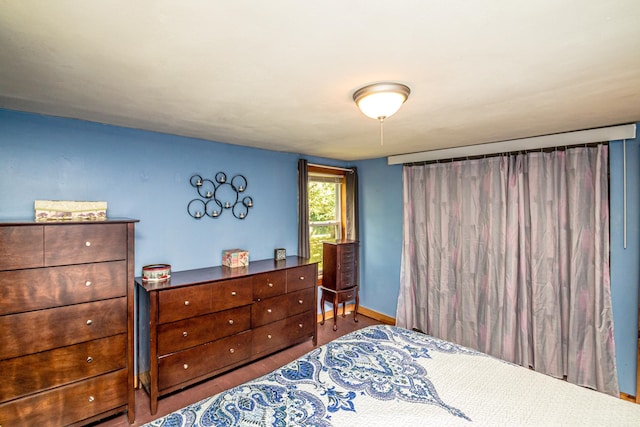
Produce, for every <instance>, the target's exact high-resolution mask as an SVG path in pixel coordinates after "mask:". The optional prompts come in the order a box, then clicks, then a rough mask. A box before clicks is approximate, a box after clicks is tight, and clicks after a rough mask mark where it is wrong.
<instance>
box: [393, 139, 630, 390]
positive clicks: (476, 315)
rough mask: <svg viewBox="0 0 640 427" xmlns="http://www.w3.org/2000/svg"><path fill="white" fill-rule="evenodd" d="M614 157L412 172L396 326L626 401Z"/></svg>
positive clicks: (505, 161) (471, 163) (522, 160)
mask: <svg viewBox="0 0 640 427" xmlns="http://www.w3.org/2000/svg"><path fill="white" fill-rule="evenodd" d="M607 148H608V147H607V145H605V144H600V145H598V146H597V147H580V148H570V149H567V150H565V151H554V152H550V153H544V152H531V153H526V154H516V155H503V156H500V157H491V158H487V159H477V160H466V161H455V162H449V163H436V164H429V165H419V166H404V168H403V198H404V218H403V220H404V224H403V251H402V263H401V273H400V275H401V283H400V295H399V298H398V310H397V316H396V317H397V323H398V325H400V326H404V327H407V328H419V329H421V330H423V331H424V332H426V333H428V334H431V335H434V336H436V337H440V338H444V339H446V340H449V341H453V342H456V343H459V344H462V345H465V346H468V347H472V348H475V349H478V350H481V351H483V352H486V353H489V354H491V355H494V356H496V357H499V358H501V359H504V360H507V361H510V362H513V363H517V364H520V365H523V366H527V367H531V368H533V369H535V370H536V371H539V372H543V373H546V374H548V375H552V376H554V377H558V378H562V377H566V378H567V380H568V381H569V382H572V383H575V384H579V385H582V386H586V387H590V388H594V389H597V390H600V391H603V392H605V393H609V394H612V395H615V396H617V395H618V392H619V390H618V376H617V372H616V365H615V344H614V339H613V317H612V310H611V293H610V278H609V204H608V203H609V195H608V177H607V161H608V160H607V157H608V152H607Z"/></svg>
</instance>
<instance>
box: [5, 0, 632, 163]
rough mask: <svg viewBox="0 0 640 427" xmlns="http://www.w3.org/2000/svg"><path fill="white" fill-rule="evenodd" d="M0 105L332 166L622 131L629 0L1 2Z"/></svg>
mask: <svg viewBox="0 0 640 427" xmlns="http://www.w3.org/2000/svg"><path fill="white" fill-rule="evenodd" d="M379 81H397V82H400V83H404V84H406V85H408V86H409V87H410V88H411V91H412V93H411V95H410V97H409V100H408V101H407V102H406V103H405V105H404V106H403V107H402V109H401V110H400V111H399V112H398V113H397V114H396V115H395V116H393V117H391V118H389V119H388V120H387V121H385V126H384V145H380V137H379V126H378V123H377V122H376V121H375V120H372V119H369V118H367V117H365V116H364V115H363V114H362V113H360V112H359V111H358V110H357V108H356V107H355V104H354V103H353V99H352V95H353V92H354V91H355V90H357V89H358V88H360V87H361V86H364V85H367V84H370V83H374V82H379ZM0 108H8V109H14V110H21V111H30V112H36V113H43V114H49V115H54V116H62V117H74V118H79V119H84V120H91V121H96V122H100V123H108V124H114V125H119V126H126V127H132V128H139V129H147V130H154V131H159V132H166V133H171V134H177V135H185V136H192V137H197V138H203V139H207V140H212V141H219V142H225V143H230V144H238V145H246V146H251V147H258V148H265V149H269V150H279V151H288V152H294V153H303V154H306V155H313V156H322V157H328V158H335V159H341V160H356V159H368V158H377V157H383V156H388V155H392V154H403V153H410V152H417V151H425V150H430V149H439V148H447V147H453V146H464V145H471V144H477V143H483V142H493V141H501V140H507V139H515V138H521V137H528V136H536V135H543V134H549V133H557V132H564V131H571V130H578V129H588V128H594V127H600V126H607V125H613V124H621V123H629V122H636V121H639V120H640V1H638V0H614V1H606V0H536V1H516V0H493V1H490V0H447V1H443V0H404V1H400V0H397V1H391V0H388V1H382V0H350V1H345V0H324V1H304V0H288V1H287V0H271V1H269V2H260V1H247V0H229V1H221V0H217V1H216V0H181V1H177V0H136V1H131V0H109V1H107V0H102V1H99V0H94V1H87V0H56V1H38V0H0Z"/></svg>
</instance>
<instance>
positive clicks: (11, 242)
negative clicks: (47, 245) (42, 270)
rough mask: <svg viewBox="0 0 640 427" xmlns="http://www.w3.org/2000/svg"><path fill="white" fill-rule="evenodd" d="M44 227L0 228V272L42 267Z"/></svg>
mask: <svg viewBox="0 0 640 427" xmlns="http://www.w3.org/2000/svg"><path fill="white" fill-rule="evenodd" d="M43 242H44V227H42V226H35V227H0V270H13V269H18V268H34V267H42V266H43V265H44V264H43V263H44V259H43V257H42V248H43V246H44V243H43Z"/></svg>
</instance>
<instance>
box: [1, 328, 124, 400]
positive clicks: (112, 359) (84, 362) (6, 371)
mask: <svg viewBox="0 0 640 427" xmlns="http://www.w3.org/2000/svg"><path fill="white" fill-rule="evenodd" d="M126 349H127V337H126V335H125V334H120V335H115V336H113V337H108V338H102V339H99V340H95V341H89V342H86V343H81V344H75V345H72V346H68V347H61V348H57V349H55V350H50V351H43V352H40V353H36V354H31V355H29V356H23V357H16V358H13V359H7V360H2V361H0V372H2V375H3V377H4V381H0V402H4V401H6V400H10V399H15V398H17V397H22V396H25V395H27V394H31V393H34V392H37V391H38V390H46V389H49V388H52V387H57V386H60V385H64V384H69V383H71V382H73V381H78V380H82V379H84V378H89V377H95V376H97V375H100V374H104V373H107V372H112V371H117V370H118V369H123V368H125V367H126V360H125V356H126Z"/></svg>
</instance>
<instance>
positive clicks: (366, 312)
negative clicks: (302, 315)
mask: <svg viewBox="0 0 640 427" xmlns="http://www.w3.org/2000/svg"><path fill="white" fill-rule="evenodd" d="M355 308H356V306H355V304H347V305H346V307H345V313H346V314H351V313H353V310H355ZM358 314H362V315H363V316H367V317H370V318H372V319H375V320H377V321H378V322H381V323H384V324H387V325H395V324H396V319H395V318H393V317H391V316H387V315H386V314H382V313H379V312H377V311H375V310H371V309H369V308H366V307H358ZM340 315H342V306H340V307H339V308H338V316H340ZM329 319H333V310H326V311H325V320H329ZM317 321H318V323H320V322H321V321H322V314H321V313H318V316H317Z"/></svg>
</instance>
